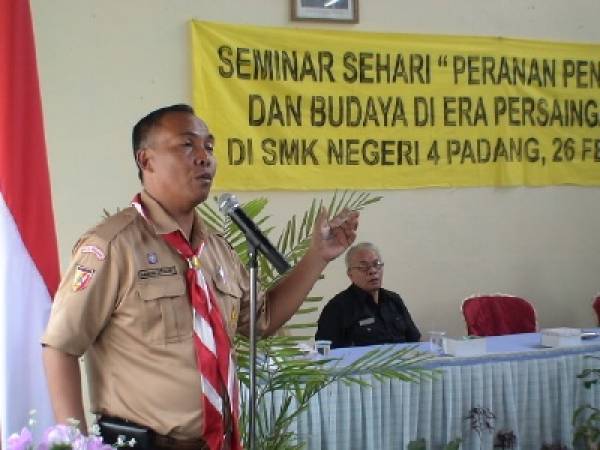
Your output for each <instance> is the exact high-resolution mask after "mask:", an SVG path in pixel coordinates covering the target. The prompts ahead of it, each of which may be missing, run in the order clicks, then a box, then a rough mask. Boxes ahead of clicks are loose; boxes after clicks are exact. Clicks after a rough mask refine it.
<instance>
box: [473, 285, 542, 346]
mask: <svg viewBox="0 0 600 450" xmlns="http://www.w3.org/2000/svg"><path fill="white" fill-rule="evenodd" d="M462 313H463V316H464V318H465V322H466V324H467V333H468V334H469V335H473V336H502V335H505V334H517V333H533V332H535V331H536V330H537V320H536V314H535V309H534V308H533V305H532V304H531V303H529V302H528V301H527V300H525V299H523V298H521V297H515V296H513V295H505V294H491V295H474V296H471V297H468V298H466V299H465V300H463V303H462Z"/></svg>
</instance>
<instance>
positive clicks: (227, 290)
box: [213, 277, 242, 339]
mask: <svg viewBox="0 0 600 450" xmlns="http://www.w3.org/2000/svg"><path fill="white" fill-rule="evenodd" d="M213 286H214V288H215V291H214V292H215V296H216V297H217V301H218V302H219V308H220V309H221V315H222V316H223V320H224V323H225V326H226V328H227V332H228V333H229V337H230V338H231V339H233V337H234V336H235V332H236V329H237V324H238V319H239V315H240V303H241V300H242V289H241V288H240V287H239V286H238V285H237V284H235V283H233V282H231V281H226V280H224V279H222V278H216V277H215V278H213Z"/></svg>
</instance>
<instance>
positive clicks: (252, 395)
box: [248, 239, 258, 450]
mask: <svg viewBox="0 0 600 450" xmlns="http://www.w3.org/2000/svg"><path fill="white" fill-rule="evenodd" d="M248 260H249V261H248V262H249V265H250V355H249V361H248V362H249V365H250V392H249V393H248V404H249V407H250V414H249V419H248V421H249V424H248V425H249V430H248V441H249V445H250V447H249V449H248V450H255V448H256V290H257V277H258V252H257V249H256V246H255V245H254V244H253V243H252V242H251V240H250V239H249V240H248Z"/></svg>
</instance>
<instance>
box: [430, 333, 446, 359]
mask: <svg viewBox="0 0 600 450" xmlns="http://www.w3.org/2000/svg"><path fill="white" fill-rule="evenodd" d="M445 336H446V332H445V331H430V332H429V347H430V349H431V352H432V353H435V354H436V355H442V354H443V353H444V337H445Z"/></svg>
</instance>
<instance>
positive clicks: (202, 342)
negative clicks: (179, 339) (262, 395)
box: [132, 194, 242, 450]
mask: <svg viewBox="0 0 600 450" xmlns="http://www.w3.org/2000/svg"><path fill="white" fill-rule="evenodd" d="M132 205H133V206H134V207H135V209H136V210H137V211H138V213H139V214H140V215H141V216H142V217H144V218H145V219H146V220H148V219H147V217H146V214H144V208H143V206H142V203H141V196H140V194H137V195H136V197H135V198H134V199H133V202H132ZM160 236H161V237H162V238H163V239H164V240H165V242H167V244H169V246H170V247H172V248H173V249H175V250H176V251H177V253H179V255H181V257H182V258H183V259H185V261H186V262H187V263H188V269H187V271H186V281H187V287H188V292H189V293H190V299H191V301H192V307H193V311H194V345H195V348H196V362H197V364H198V370H199V372H200V377H201V380H202V382H201V385H202V404H203V406H204V411H203V412H204V427H203V428H204V435H203V436H202V438H203V439H204V441H205V442H206V443H207V445H208V447H209V448H210V450H221V449H222V447H223V443H224V437H225V431H226V430H225V426H224V414H225V411H224V410H223V408H224V407H225V402H224V401H223V398H222V397H221V394H220V392H223V388H224V387H226V389H227V394H228V395H229V400H230V401H229V404H230V408H231V411H230V414H231V422H232V436H231V450H242V444H241V440H240V433H239V428H238V426H239V425H238V419H239V399H240V394H239V385H238V380H237V377H236V373H235V364H234V362H233V353H232V350H231V347H232V346H231V341H230V339H229V335H228V334H227V332H226V330H225V326H224V323H223V318H222V316H221V312H220V310H219V306H218V304H217V302H216V299H215V296H214V294H213V292H212V290H211V289H210V287H209V286H208V284H207V283H206V279H205V278H204V274H203V273H202V270H201V267H200V266H201V265H200V254H201V253H202V250H203V249H204V242H202V244H201V245H200V247H199V248H197V249H196V250H194V249H192V246H191V245H190V243H189V242H188V240H187V239H186V238H185V237H184V235H183V233H182V232H181V231H179V230H177V231H173V232H171V233H167V234H161V235H160Z"/></svg>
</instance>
